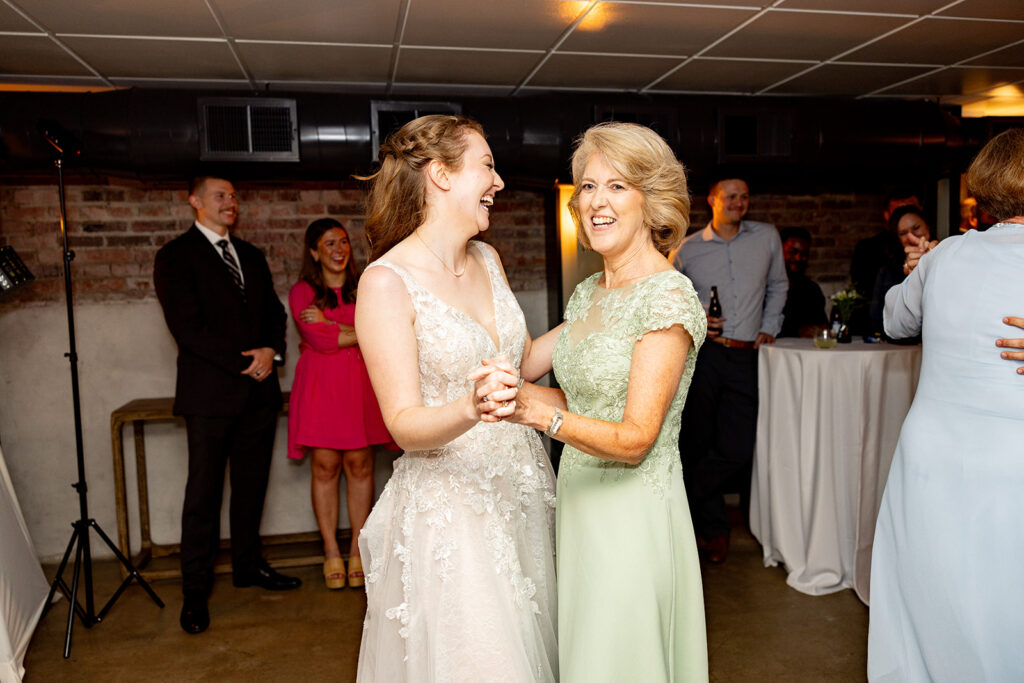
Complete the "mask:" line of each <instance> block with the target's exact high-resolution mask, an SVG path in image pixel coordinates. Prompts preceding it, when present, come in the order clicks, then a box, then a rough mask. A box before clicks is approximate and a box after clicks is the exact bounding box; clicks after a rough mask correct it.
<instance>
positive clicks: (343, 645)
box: [25, 526, 868, 683]
mask: <svg viewBox="0 0 1024 683" xmlns="http://www.w3.org/2000/svg"><path fill="white" fill-rule="evenodd" d="M94 567H95V574H96V577H95V586H96V593H97V597H96V600H97V603H99V604H98V606H97V609H100V608H101V607H102V605H103V604H104V603H105V602H106V601H107V599H109V596H110V595H111V594H112V593H113V591H114V590H115V588H116V586H117V584H118V583H119V574H118V568H117V566H116V565H115V564H113V563H112V562H97V563H95V564H94ZM703 569H704V596H705V606H706V609H707V615H708V620H707V621H708V649H709V653H710V666H711V680H712V681H716V682H721V683H725V682H732V681H736V682H739V681H743V682H747V681H758V682H761V681H863V680H864V678H865V670H866V660H867V627H868V610H867V608H866V607H865V606H864V605H863V604H862V603H861V602H860V601H859V600H858V599H857V597H856V596H855V595H854V593H853V591H849V590H845V591H842V592H840V593H835V594H832V595H827V596H821V597H810V596H807V595H803V594H802V593H798V592H796V591H795V590H793V589H792V588H790V587H789V586H787V585H786V581H785V573H784V572H783V571H782V570H781V569H778V568H771V569H766V568H765V567H764V566H763V565H762V562H761V549H760V546H759V545H758V544H757V542H756V541H755V540H754V539H753V538H752V537H751V536H750V535H749V534H748V533H747V532H746V530H745V529H743V527H742V526H737V527H735V528H734V530H733V544H732V550H731V552H730V555H729V559H728V560H727V561H726V562H725V563H724V564H722V565H710V564H705V566H704V567H703ZM47 570H48V575H49V576H52V574H53V572H54V571H55V570H56V568H55V567H47ZM286 571H287V572H288V573H291V574H294V575H297V576H299V577H301V578H302V580H303V585H302V587H301V588H300V589H299V590H297V591H290V592H285V593H271V592H268V591H264V590H261V589H259V588H241V589H239V588H234V587H233V586H232V585H231V578H230V576H226V575H220V576H218V577H217V582H216V586H215V588H214V592H213V595H212V597H211V600H210V616H211V626H210V629H209V630H208V631H206V632H205V633H203V634H201V635H198V636H191V635H187V634H186V633H184V632H183V631H182V630H181V628H180V627H179V626H178V614H179V612H180V610H181V590H180V583H179V582H177V581H159V582H155V583H153V587H154V589H155V590H156V592H157V593H158V594H159V595H160V597H161V598H162V599H163V600H164V601H165V602H166V604H167V606H166V607H165V608H163V609H159V608H158V607H157V606H156V605H155V604H154V603H153V602H152V601H151V600H150V599H149V596H148V595H146V593H145V592H144V591H143V590H142V589H141V588H139V587H138V586H134V585H133V586H132V587H131V588H129V589H128V590H127V591H126V592H125V593H124V594H123V595H122V596H121V597H120V599H119V600H118V601H117V603H116V604H115V605H114V607H113V608H112V609H111V611H110V613H109V614H108V615H107V617H106V619H105V620H104V621H103V622H102V623H100V624H97V625H95V626H94V627H93V628H91V629H85V628H83V627H82V625H81V622H79V621H77V620H76V623H75V629H74V636H73V640H72V649H71V657H70V659H67V660H65V659H63V657H62V649H63V643H64V629H65V623H66V622H65V620H66V617H67V602H66V601H64V600H61V601H60V602H59V603H57V604H56V605H55V607H54V609H53V610H52V611H51V612H50V613H49V614H48V615H47V616H46V617H45V618H44V619H43V620H42V622H41V623H40V624H39V626H38V628H37V630H36V633H35V637H34V638H33V640H32V644H31V646H30V647H29V651H28V655H27V657H26V659H25V668H26V676H25V680H26V681H27V682H28V683H36V682H42V681H61V680H68V681H70V680H74V681H104V682H108V681H175V682H180V681H275V682H287V681H301V682H302V683H312V682H313V681H351V680H354V679H355V671H356V659H357V656H358V649H359V638H360V633H361V629H362V618H363V611H364V610H365V607H366V600H365V597H364V594H363V593H361V592H357V591H354V590H350V589H346V590H341V591H328V590H327V589H326V588H324V586H323V581H322V579H321V576H320V568H319V567H300V568H296V569H290V570H286ZM70 575H71V574H70V571H68V572H67V573H66V577H68V580H70Z"/></svg>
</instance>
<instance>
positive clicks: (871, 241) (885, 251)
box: [847, 186, 922, 334]
mask: <svg viewBox="0 0 1024 683" xmlns="http://www.w3.org/2000/svg"><path fill="white" fill-rule="evenodd" d="M918 194H919V193H918V191H917V190H916V189H914V188H913V187H907V186H900V187H895V188H893V189H892V190H891V191H890V192H889V194H888V196H886V200H885V210H884V211H883V212H882V217H883V218H884V219H885V223H886V226H887V227H886V229H885V230H882V231H880V232H878V233H877V234H875V235H873V236H871V237H867V238H865V239H862V240H861V241H860V242H857V246H856V247H854V250H853V260H851V261H850V281H851V282H852V283H853V288H854V289H855V290H857V293H858V294H860V295H861V296H862V297H863V298H864V300H865V301H871V297H872V295H873V294H874V291H875V280H876V279H877V278H878V270H879V269H880V268H882V267H883V266H885V265H886V264H887V263H888V262H889V261H890V260H891V259H893V258H895V257H899V259H900V260H902V259H903V248H902V247H901V246H900V244H899V240H898V239H897V238H896V235H895V234H894V233H893V232H892V231H891V230H889V229H888V225H889V219H890V218H891V217H892V212H893V211H895V210H896V209H898V208H899V207H901V206H915V207H917V208H918V209H921V208H922V207H921V200H920V199H919V198H918ZM852 318H853V319H852V320H850V321H847V323H848V324H849V326H850V331H851V332H853V333H854V334H866V333H869V332H875V331H877V330H872V329H869V328H870V327H871V320H870V317H869V315H868V310H867V309H866V308H861V309H859V310H858V311H857V313H856V314H855V315H854V316H852Z"/></svg>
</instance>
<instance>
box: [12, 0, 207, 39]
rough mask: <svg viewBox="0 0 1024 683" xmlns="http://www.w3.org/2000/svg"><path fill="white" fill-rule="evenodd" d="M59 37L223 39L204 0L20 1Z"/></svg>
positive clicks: (28, 12)
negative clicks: (73, 35)
mask: <svg viewBox="0 0 1024 683" xmlns="http://www.w3.org/2000/svg"><path fill="white" fill-rule="evenodd" d="M16 1H17V4H18V5H19V6H20V7H21V8H22V9H23V10H25V12H26V13H27V14H29V15H30V16H31V17H32V18H33V19H35V20H36V21H38V22H40V23H41V24H43V25H44V26H45V27H46V28H48V29H49V30H51V31H53V32H55V33H88V34H100V35H123V36H176V37H192V38H197V37H198V38H213V37H216V36H220V35H221V32H220V29H218V28H217V22H216V21H214V19H213V15H212V14H210V10H209V8H207V6H206V3H205V2H204V0H174V2H167V0H65V1H64V2H55V1H54V0H16Z"/></svg>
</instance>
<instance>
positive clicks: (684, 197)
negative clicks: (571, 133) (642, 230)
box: [569, 121, 690, 256]
mask: <svg viewBox="0 0 1024 683" xmlns="http://www.w3.org/2000/svg"><path fill="white" fill-rule="evenodd" d="M594 154H600V155H601V156H603V157H604V159H605V161H606V162H607V163H608V165H609V166H611V167H612V168H613V169H615V172H616V173H618V174H619V175H620V176H621V178H622V180H623V181H625V182H626V184H627V185H629V186H630V187H633V188H635V189H637V190H640V192H641V193H642V194H643V196H644V202H643V216H644V225H645V226H647V228H648V229H649V230H650V231H651V240H652V241H653V242H654V246H655V248H656V249H657V250H658V251H659V252H661V253H662V254H663V255H665V256H668V254H669V252H670V251H672V249H674V248H675V247H676V246H677V245H678V244H679V242H680V241H681V240H682V239H683V237H684V236H685V235H686V229H687V228H688V227H689V225H690V192H689V190H688V189H687V187H686V170H685V169H684V168H683V165H682V164H681V163H680V162H679V160H678V159H676V155H675V154H673V152H672V149H671V148H670V147H669V146H668V143H666V142H665V140H663V139H662V137H661V136H660V135H658V134H657V133H655V132H654V131H653V130H651V129H650V128H647V127H646V126H640V125H637V124H635V123H620V122H616V121H611V122H608V123H599V124H597V125H596V126H593V127H592V128H589V129H588V130H587V131H586V132H585V133H583V135H581V136H580V137H579V138H577V139H576V150H575V151H574V152H573V155H572V179H573V182H574V183H575V184H576V189H575V190H574V191H573V193H572V197H571V198H570V199H569V213H570V214H572V219H573V222H575V223H576V230H577V234H578V235H579V240H580V242H581V243H582V244H583V246H584V247H585V248H586V249H590V240H588V239H587V233H586V231H585V230H584V229H583V221H582V219H581V217H580V179H581V178H582V177H583V171H584V169H586V167H587V162H588V161H590V158H591V157H592V156H593V155H594Z"/></svg>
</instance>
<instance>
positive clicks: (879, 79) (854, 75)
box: [768, 64, 931, 97]
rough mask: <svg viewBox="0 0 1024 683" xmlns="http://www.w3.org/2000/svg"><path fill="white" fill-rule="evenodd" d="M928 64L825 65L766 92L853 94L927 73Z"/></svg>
mask: <svg viewBox="0 0 1024 683" xmlns="http://www.w3.org/2000/svg"><path fill="white" fill-rule="evenodd" d="M930 70H931V69H930V68H929V67H914V66H863V65H859V64H825V65H823V66H820V67H818V68H817V69H814V70H813V71H808V72H807V73H805V74H804V75H802V76H797V77H796V78H794V79H793V80H791V81H786V82H785V83H782V84H780V85H779V86H778V87H776V88H772V89H771V90H769V91H768V92H770V93H772V94H773V95H775V94H786V95H789V94H793V95H826V96H840V97H856V96H858V95H866V94H868V93H871V92H874V91H875V90H878V89H879V88H884V87H885V86H887V85H892V84H893V83H899V82H900V81H903V80H906V79H908V78H913V77H914V76H919V75H921V74H923V73H927V72H928V71H930Z"/></svg>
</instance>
